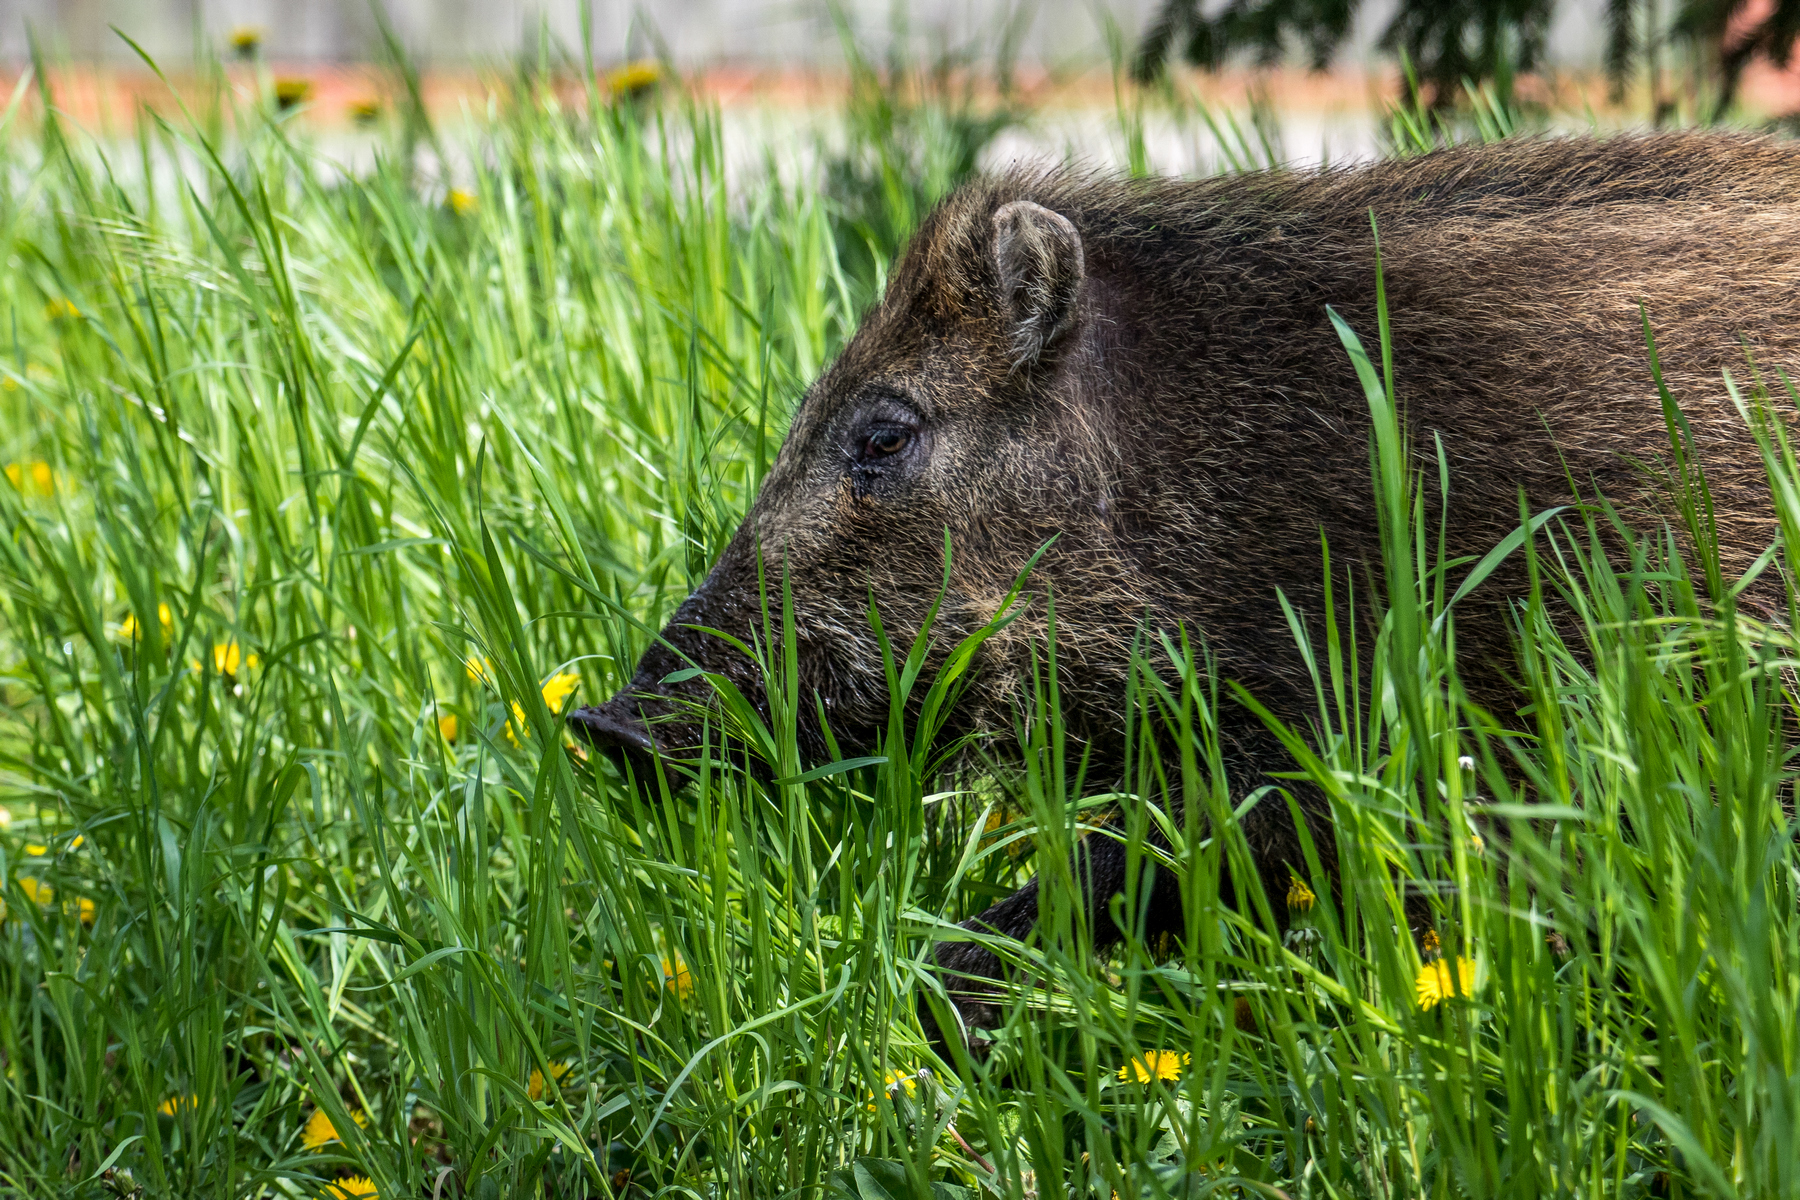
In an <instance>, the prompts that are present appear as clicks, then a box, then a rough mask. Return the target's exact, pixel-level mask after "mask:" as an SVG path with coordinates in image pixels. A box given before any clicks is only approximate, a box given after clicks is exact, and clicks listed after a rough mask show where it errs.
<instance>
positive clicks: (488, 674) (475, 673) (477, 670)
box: [463, 654, 494, 686]
mask: <svg viewBox="0 0 1800 1200" xmlns="http://www.w3.org/2000/svg"><path fill="white" fill-rule="evenodd" d="M463 671H464V672H465V673H467V675H468V676H469V682H470V683H479V684H484V685H489V686H491V685H492V684H493V682H494V664H493V663H491V662H489V661H488V660H487V659H485V658H481V657H479V656H478V655H474V654H471V655H469V657H467V658H465V659H463Z"/></svg>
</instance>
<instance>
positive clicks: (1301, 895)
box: [1287, 875, 1319, 912]
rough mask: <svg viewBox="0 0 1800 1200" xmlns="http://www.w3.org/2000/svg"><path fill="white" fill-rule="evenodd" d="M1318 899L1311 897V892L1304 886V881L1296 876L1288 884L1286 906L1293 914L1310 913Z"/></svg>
mask: <svg viewBox="0 0 1800 1200" xmlns="http://www.w3.org/2000/svg"><path fill="white" fill-rule="evenodd" d="M1318 899H1319V898H1318V897H1317V896H1315V895H1313V890H1312V889H1311V888H1309V887H1307V886H1306V881H1305V880H1304V879H1301V878H1300V877H1299V876H1298V875H1295V876H1294V877H1293V882H1291V883H1289V884H1288V894H1287V906H1288V907H1289V908H1291V909H1293V910H1294V911H1295V912H1311V911H1312V906H1313V905H1314V903H1316V902H1317V901H1318Z"/></svg>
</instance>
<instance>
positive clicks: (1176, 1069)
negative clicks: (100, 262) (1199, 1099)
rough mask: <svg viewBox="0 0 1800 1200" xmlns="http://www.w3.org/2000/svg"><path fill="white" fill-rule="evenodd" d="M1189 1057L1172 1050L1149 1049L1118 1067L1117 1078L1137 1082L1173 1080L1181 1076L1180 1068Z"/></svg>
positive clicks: (1185, 1063)
mask: <svg viewBox="0 0 1800 1200" xmlns="http://www.w3.org/2000/svg"><path fill="white" fill-rule="evenodd" d="M1189 1057H1190V1056H1189V1055H1186V1054H1177V1053H1175V1051H1173V1050H1151V1051H1150V1052H1148V1053H1147V1054H1145V1055H1144V1056H1143V1057H1142V1058H1134V1059H1132V1060H1131V1061H1130V1062H1128V1063H1126V1064H1125V1065H1124V1066H1122V1067H1120V1068H1119V1078H1120V1079H1131V1080H1134V1081H1135V1082H1137V1083H1149V1082H1150V1081H1151V1080H1152V1079H1166V1080H1169V1081H1170V1082H1173V1081H1175V1080H1177V1079H1180V1078H1181V1068H1182V1067H1184V1066H1185V1065H1187V1061H1188V1058H1189Z"/></svg>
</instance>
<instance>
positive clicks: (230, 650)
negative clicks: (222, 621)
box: [212, 642, 260, 679]
mask: <svg viewBox="0 0 1800 1200" xmlns="http://www.w3.org/2000/svg"><path fill="white" fill-rule="evenodd" d="M259 661H260V660H259V659H258V658H257V657H256V655H254V654H245V653H244V652H243V650H242V649H240V648H239V646H238V644H237V643H236V642H219V643H217V644H216V645H214V646H213V648H212V664H213V672H214V673H215V674H218V675H229V676H231V677H232V678H234V679H235V678H237V673H238V669H239V668H240V667H242V668H244V669H246V670H252V671H253V670H255V669H256V666H257V663H258V662H259Z"/></svg>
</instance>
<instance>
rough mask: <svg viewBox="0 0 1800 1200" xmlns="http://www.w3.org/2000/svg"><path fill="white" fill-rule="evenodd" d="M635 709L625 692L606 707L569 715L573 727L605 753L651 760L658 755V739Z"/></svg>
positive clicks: (579, 709)
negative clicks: (655, 754)
mask: <svg viewBox="0 0 1800 1200" xmlns="http://www.w3.org/2000/svg"><path fill="white" fill-rule="evenodd" d="M633 707H634V706H633V705H632V704H631V701H630V698H629V696H628V695H627V694H626V693H623V692H622V693H620V694H619V695H617V696H614V697H613V698H612V699H611V700H608V701H607V702H606V703H605V704H596V705H593V706H592V707H590V708H578V709H576V710H575V711H574V712H572V713H570V714H569V727H570V728H571V729H572V730H574V732H575V733H576V734H577V735H579V736H580V737H584V738H586V739H587V740H588V742H590V743H591V744H592V745H594V746H596V747H598V748H599V749H601V750H605V751H608V752H611V753H619V754H631V755H643V756H649V755H651V754H654V753H656V739H655V738H653V737H651V736H650V730H649V727H648V726H646V725H645V724H644V723H643V722H642V721H640V720H639V719H638V717H637V714H636V713H635V712H634V711H633Z"/></svg>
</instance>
